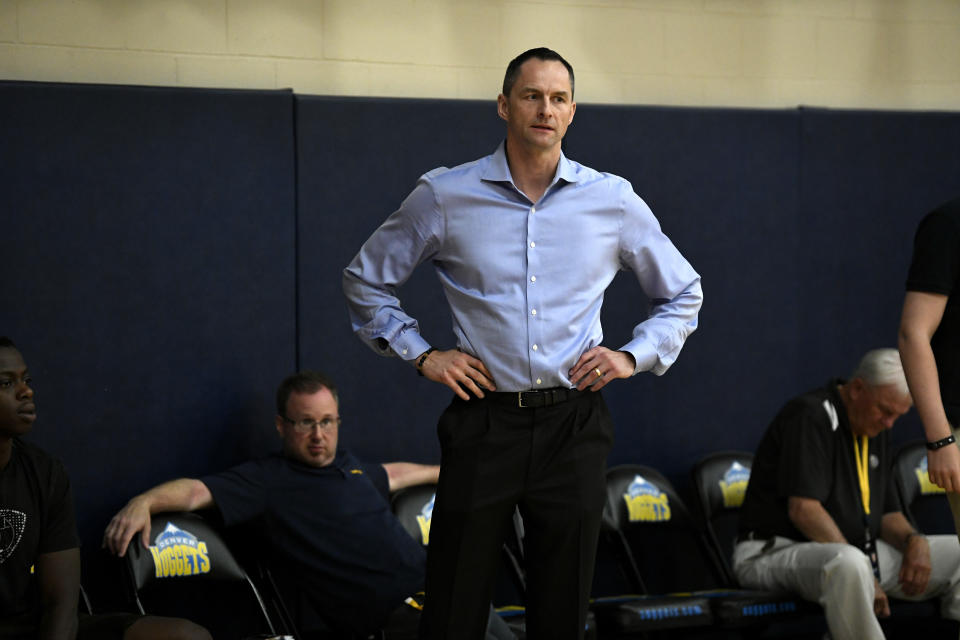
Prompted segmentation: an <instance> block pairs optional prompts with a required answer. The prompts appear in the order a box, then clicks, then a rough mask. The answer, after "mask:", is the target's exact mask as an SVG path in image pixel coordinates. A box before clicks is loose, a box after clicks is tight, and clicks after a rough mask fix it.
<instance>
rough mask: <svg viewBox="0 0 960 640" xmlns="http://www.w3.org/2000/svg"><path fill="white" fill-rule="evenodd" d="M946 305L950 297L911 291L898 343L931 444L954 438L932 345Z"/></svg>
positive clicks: (904, 369)
mask: <svg viewBox="0 0 960 640" xmlns="http://www.w3.org/2000/svg"><path fill="white" fill-rule="evenodd" d="M946 305H947V296H944V295H939V294H931V293H923V292H918V291H908V292H907V295H906V297H905V298H904V302H903V313H902V315H901V318H900V330H899V333H898V339H897V342H898V346H899V347H900V361H901V362H902V363H903V372H904V374H906V377H907V384H908V385H909V387H910V394H911V395H912V396H913V402H914V404H916V406H917V413H918V414H919V415H920V420H921V421H922V422H923V429H924V432H925V433H926V436H927V440H928V441H934V440H940V439H941V438H946V437H947V436H949V435H950V424H949V423H948V422H947V415H946V412H945V411H944V410H943V400H942V399H941V397H940V379H939V377H938V374H937V361H936V358H935V357H934V354H933V347H932V346H931V344H930V341H931V339H932V338H933V334H934V333H935V332H936V330H937V328H938V327H939V326H940V322H941V321H942V319H943V313H944V310H945V309H946Z"/></svg>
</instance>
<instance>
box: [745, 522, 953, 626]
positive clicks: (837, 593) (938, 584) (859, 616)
mask: <svg viewBox="0 0 960 640" xmlns="http://www.w3.org/2000/svg"><path fill="white" fill-rule="evenodd" d="M927 540H928V542H929V543H930V564H931V567H932V570H931V573H930V581H929V582H928V584H927V589H926V591H925V592H924V593H922V594H920V595H919V596H907V595H906V594H904V593H903V590H902V589H901V588H900V585H899V582H898V576H899V573H900V564H901V561H902V558H903V556H902V555H901V554H900V552H899V551H897V550H896V549H895V548H893V547H892V546H890V545H889V544H887V543H886V542H884V541H883V540H878V541H877V555H878V559H879V564H880V575H881V581H880V586H881V587H882V588H883V590H884V591H885V592H886V594H887V595H888V596H890V597H893V598H899V599H901V600H926V599H930V598H938V599H939V600H940V613H941V615H942V616H943V617H944V618H949V619H951V620H960V545H958V544H957V539H956V538H954V537H953V536H949V535H946V536H928V537H927ZM733 570H734V573H735V574H736V576H737V580H738V581H739V582H740V584H741V585H742V586H743V587H746V588H751V589H767V590H773V591H778V590H779V591H790V592H793V593H797V594H799V595H800V596H801V597H803V598H804V599H806V600H811V601H813V602H819V603H820V604H821V605H822V606H823V609H824V613H825V614H826V618H827V626H828V627H829V628H830V635H831V637H832V638H833V640H881V639H882V638H883V631H881V629H880V623H879V622H878V621H877V618H876V615H875V614H874V612H873V595H874V586H873V569H872V568H871V566H870V560H869V559H868V558H867V556H866V555H864V553H863V552H862V551H860V549H858V548H856V547H854V546H852V545H849V544H837V543H819V542H797V541H794V540H790V539H789V538H780V537H778V538H774V539H773V540H772V541H764V540H748V541H745V542H740V543H738V544H737V546H736V549H734V552H733Z"/></svg>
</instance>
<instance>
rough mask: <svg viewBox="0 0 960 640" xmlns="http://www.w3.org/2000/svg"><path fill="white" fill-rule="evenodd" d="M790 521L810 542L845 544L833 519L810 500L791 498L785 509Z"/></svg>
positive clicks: (821, 507) (818, 504)
mask: <svg viewBox="0 0 960 640" xmlns="http://www.w3.org/2000/svg"><path fill="white" fill-rule="evenodd" d="M787 511H788V515H789V517H790V521H791V522H792V523H793V526H795V527H796V528H797V529H798V530H799V531H800V533H802V534H803V535H805V536H806V537H807V539H809V540H810V541H812V542H847V539H846V538H845V537H844V535H843V533H842V532H841V531H840V528H839V527H838V526H837V523H836V521H835V520H834V519H833V517H832V516H831V515H830V514H829V513H828V512H827V510H826V509H824V508H823V505H822V504H821V503H820V502H819V501H818V500H814V499H812V498H800V497H797V496H791V497H790V499H789V501H788V507H787Z"/></svg>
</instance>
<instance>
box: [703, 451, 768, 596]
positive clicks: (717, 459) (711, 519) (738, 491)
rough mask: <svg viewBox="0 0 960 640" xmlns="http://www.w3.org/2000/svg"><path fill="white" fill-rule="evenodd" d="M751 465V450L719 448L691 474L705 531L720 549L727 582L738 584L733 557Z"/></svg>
mask: <svg viewBox="0 0 960 640" xmlns="http://www.w3.org/2000/svg"><path fill="white" fill-rule="evenodd" d="M752 467H753V454H752V453H749V452H747V451H718V452H716V453H711V454H710V455H708V456H706V457H704V458H702V459H701V460H700V461H699V462H697V463H696V465H694V467H693V470H692V471H691V474H690V475H691V479H692V480H693V488H694V491H695V493H696V495H697V502H698V504H699V506H700V514H701V516H702V517H703V525H704V531H705V532H706V535H707V538H708V540H709V541H710V543H711V544H712V545H713V547H714V549H716V550H717V551H718V554H717V555H718V557H719V559H720V565H721V568H722V570H723V573H724V576H725V582H726V583H727V584H736V579H735V578H734V576H733V568H732V567H731V565H730V560H731V558H732V557H733V548H734V546H736V539H737V523H738V520H739V515H740V506H741V505H742V504H743V498H744V495H745V494H746V491H747V483H749V481H750V469H751V468H752Z"/></svg>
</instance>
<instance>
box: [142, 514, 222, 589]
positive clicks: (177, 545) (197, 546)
mask: <svg viewBox="0 0 960 640" xmlns="http://www.w3.org/2000/svg"><path fill="white" fill-rule="evenodd" d="M154 542H155V543H156V544H155V545H154V546H152V547H150V554H151V555H152V556H153V566H154V568H155V569H156V574H155V575H156V577H157V578H173V577H182V576H195V575H199V574H201V573H210V557H209V556H208V555H207V543H206V542H201V541H200V540H197V536H195V535H193V534H192V533H190V532H189V531H185V530H184V529H180V528H179V527H177V526H176V525H174V524H173V523H171V522H168V523H167V527H166V528H165V529H164V530H163V531H161V532H160V535H158V536H157V538H156V540H155V541H154Z"/></svg>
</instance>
